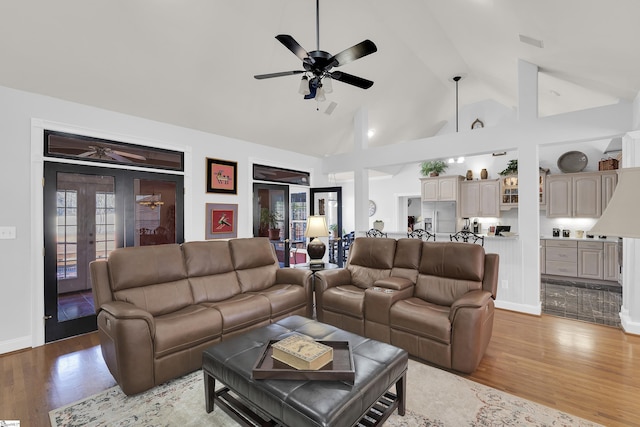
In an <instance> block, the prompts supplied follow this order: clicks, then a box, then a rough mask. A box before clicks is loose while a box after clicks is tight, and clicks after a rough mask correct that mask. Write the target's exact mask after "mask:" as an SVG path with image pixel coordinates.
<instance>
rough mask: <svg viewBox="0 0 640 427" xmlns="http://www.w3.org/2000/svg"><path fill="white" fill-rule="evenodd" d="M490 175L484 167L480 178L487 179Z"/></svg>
mask: <svg viewBox="0 0 640 427" xmlns="http://www.w3.org/2000/svg"><path fill="white" fill-rule="evenodd" d="M488 177H489V172H487V170H486V169H482V170H481V171H480V179H487V178H488Z"/></svg>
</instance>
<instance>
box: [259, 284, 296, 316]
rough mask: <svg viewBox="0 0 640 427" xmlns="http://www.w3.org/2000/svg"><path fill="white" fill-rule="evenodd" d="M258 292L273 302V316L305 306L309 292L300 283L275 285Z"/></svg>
mask: <svg viewBox="0 0 640 427" xmlns="http://www.w3.org/2000/svg"><path fill="white" fill-rule="evenodd" d="M257 294H258V295H262V296H265V297H267V298H268V299H269V303H270V304H271V318H275V317H278V316H280V315H281V314H284V313H287V312H289V311H292V310H295V309H297V308H300V307H304V306H305V305H306V304H307V293H306V292H305V289H304V288H303V287H302V286H299V285H285V284H281V285H273V286H271V287H270V288H267V289H265V290H263V291H260V292H257Z"/></svg>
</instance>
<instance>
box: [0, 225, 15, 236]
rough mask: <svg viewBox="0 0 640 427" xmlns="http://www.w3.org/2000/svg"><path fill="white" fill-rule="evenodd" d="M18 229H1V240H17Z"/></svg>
mask: <svg viewBox="0 0 640 427" xmlns="http://www.w3.org/2000/svg"><path fill="white" fill-rule="evenodd" d="M15 238H16V228H15V227H0V239H15Z"/></svg>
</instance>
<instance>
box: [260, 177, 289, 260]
mask: <svg viewBox="0 0 640 427" xmlns="http://www.w3.org/2000/svg"><path fill="white" fill-rule="evenodd" d="M253 235H254V236H260V237H268V238H269V240H270V241H271V243H272V244H273V246H274V248H275V250H276V255H277V257H278V261H279V262H280V265H281V266H284V267H288V266H289V265H290V259H289V249H290V244H289V186H287V185H277V184H259V183H254V184H253Z"/></svg>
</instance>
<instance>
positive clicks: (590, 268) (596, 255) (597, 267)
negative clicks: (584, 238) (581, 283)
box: [578, 242, 604, 280]
mask: <svg viewBox="0 0 640 427" xmlns="http://www.w3.org/2000/svg"><path fill="white" fill-rule="evenodd" d="M603 261H604V248H603V245H602V242H578V277H582V278H584V279H596V280H602V279H603V277H604V274H603V269H604V262H603Z"/></svg>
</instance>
